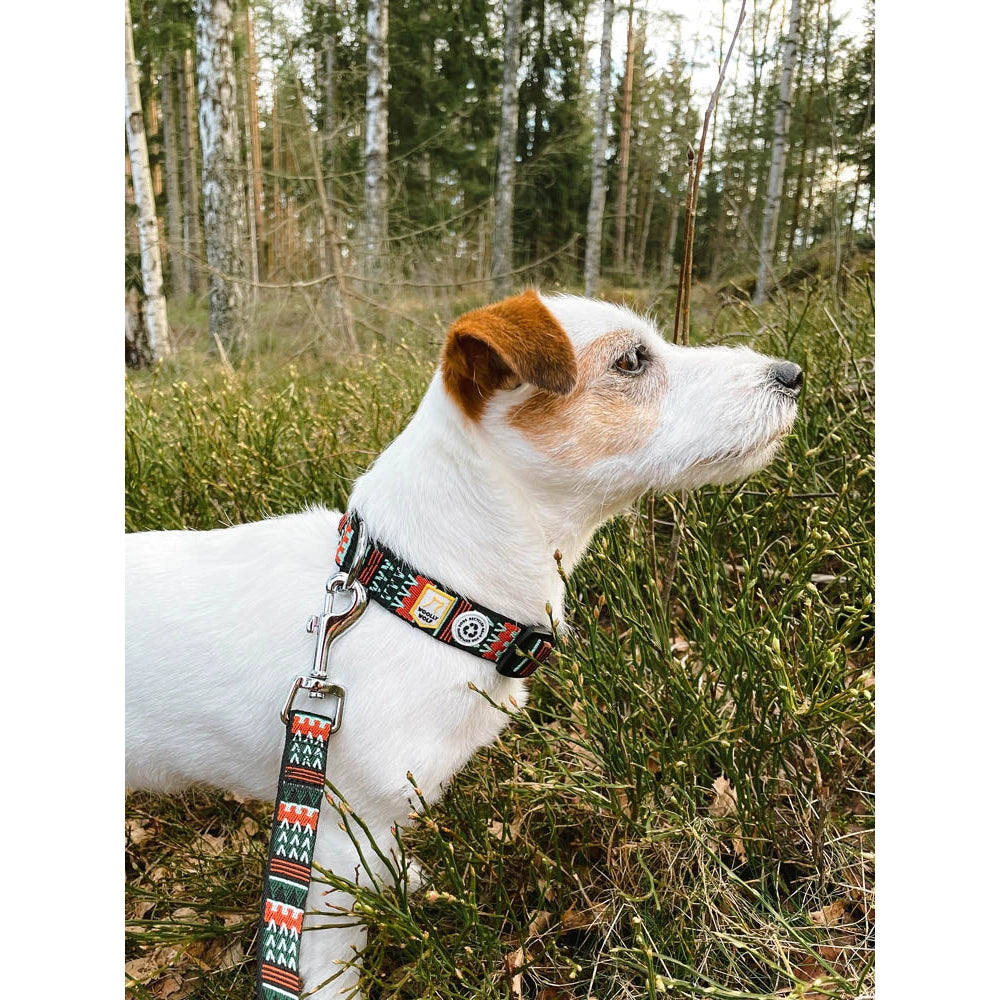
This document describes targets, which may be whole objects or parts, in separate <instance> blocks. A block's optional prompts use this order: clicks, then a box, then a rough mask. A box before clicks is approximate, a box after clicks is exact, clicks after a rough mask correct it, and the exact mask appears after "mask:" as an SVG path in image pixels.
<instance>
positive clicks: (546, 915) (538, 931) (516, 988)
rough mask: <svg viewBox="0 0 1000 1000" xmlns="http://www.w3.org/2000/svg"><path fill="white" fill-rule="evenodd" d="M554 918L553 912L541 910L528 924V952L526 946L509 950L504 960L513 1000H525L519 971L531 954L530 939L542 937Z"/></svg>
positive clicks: (526, 939) (526, 938)
mask: <svg viewBox="0 0 1000 1000" xmlns="http://www.w3.org/2000/svg"><path fill="white" fill-rule="evenodd" d="M551 920H552V914H551V913H550V912H549V911H548V910H539V911H538V912H537V913H536V914H535V916H534V917H533V918H532V920H531V921H530V922H529V924H528V933H527V934H526V936H525V941H526V943H529V949H528V952H527V953H526V952H525V950H524V948H518V949H517V951H512V952H509V953H508V954H507V955H506V956H505V957H504V960H503V964H504V970H505V971H506V973H507V976H508V978H509V980H510V997H511V1000H524V987H523V985H522V983H521V973H520V972H519V971H518V970H519V969H521V968H522V967H523V966H524V963H525V960H526V956H527V954H530V950H531V949H530V941H531V939H532V938H537V937H540V936H541V935H542V934H543V933H544V932H545V929H546V928H547V927H548V926H549V923H550V922H551Z"/></svg>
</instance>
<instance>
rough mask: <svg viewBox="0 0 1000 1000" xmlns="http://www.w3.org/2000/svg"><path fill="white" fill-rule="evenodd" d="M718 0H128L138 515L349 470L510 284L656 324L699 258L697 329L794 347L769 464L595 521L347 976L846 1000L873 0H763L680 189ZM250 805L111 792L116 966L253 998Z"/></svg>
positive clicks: (329, 486) (715, 31) (862, 549)
mask: <svg viewBox="0 0 1000 1000" xmlns="http://www.w3.org/2000/svg"><path fill="white" fill-rule="evenodd" d="M739 12H740V4H737V3H734V2H732V0H726V2H725V3H722V2H720V3H719V4H718V6H717V8H710V7H707V6H705V7H702V8H701V14H702V18H701V19H699V21H698V27H695V26H694V22H693V20H692V19H691V18H688V19H680V18H678V17H675V16H672V11H671V5H670V4H669V3H668V2H663V3H659V4H654V3H653V2H652V0H650V2H649V3H642V2H634V3H618V4H615V3H614V2H607V0H603V2H597V0H593V2H591V3H585V2H581V0H526V2H518V0H511V2H505V3H502V4H499V3H498V4H487V3H482V2H478V0H456V2H451V3H435V2H428V3H407V2H398V3H397V2H390V3H388V4H386V3H384V2H382V0H371V2H370V3H368V4H366V5H350V4H346V3H343V2H340V0H337V2H329V3H315V2H303V3H291V2H289V3H283V4H265V3H256V2H254V3H250V4H249V5H246V4H239V5H236V6H235V7H234V6H231V5H230V4H228V3H227V2H225V0H216V2H211V3H210V2H208V0H199V2H198V3H196V4H195V3H176V2H172V3H164V2H148V3H134V4H132V5H131V7H129V6H127V7H126V21H127V24H128V27H129V29H130V32H131V35H132V38H133V42H134V47H133V52H134V59H130V57H129V51H128V48H127V49H126V64H127V67H128V68H129V69H130V70H131V72H130V73H128V74H127V76H128V77H129V86H128V88H127V92H128V100H127V105H126V132H127V135H126V139H127V142H126V164H125V174H126V198H125V201H126V205H125V264H126V267H125V284H126V289H125V295H126V361H127V363H128V365H129V371H128V373H127V374H126V378H125V395H126V400H125V487H126V489H125V493H126V497H125V522H126V530H132V531H136V530H151V529H159V528H179V527H185V528H214V527H219V526H221V525H224V524H230V523H239V522H241V521H245V520H251V519H257V518H260V517H262V516H267V515H270V514H279V513H286V512H291V511H294V510H301V509H302V508H303V507H304V506H305V505H306V504H309V503H325V504H328V505H330V506H333V507H342V505H343V504H344V503H345V501H346V497H347V493H348V491H349V489H350V484H351V483H352V482H353V481H354V479H355V478H356V477H357V475H359V474H360V473H361V472H362V471H363V470H364V469H365V468H366V466H367V465H368V464H369V463H370V461H371V459H372V457H373V456H374V455H376V454H378V452H379V451H380V450H381V449H382V448H384V447H385V445H386V443H387V442H388V441H389V440H390V439H391V438H392V437H393V436H394V435H395V434H396V433H398V431H399V430H400V428H401V427H402V426H403V425H404V424H405V422H406V420H407V419H408V417H409V415H410V413H411V412H412V411H413V409H414V408H415V406H416V405H417V403H418V401H419V399H420V398H421V395H422V393H423V391H424V389H425V387H426V384H427V381H428V379H429V377H430V375H431V372H432V371H433V368H434V364H435V359H436V355H437V352H438V350H439V348H440V343H441V341H442V339H443V337H444V335H445V332H446V330H447V327H448V324H449V323H450V322H451V320H452V319H453V318H454V317H455V316H456V315H458V314H459V313H461V312H462V311H464V310H465V309H468V308H474V307H476V306H480V305H482V304H484V303H485V302H486V301H488V300H490V299H491V298H493V297H496V296H499V295H502V294H505V293H506V292H507V291H517V290H519V289H521V288H523V287H525V286H526V285H530V284H537V285H539V286H542V287H543V288H545V289H554V290H566V291H573V292H586V293H588V294H594V295H597V296H600V297H604V298H608V299H613V300H616V301H624V302H626V303H627V304H630V305H633V306H634V307H636V308H638V309H640V310H648V311H649V312H651V313H652V314H654V315H658V316H659V319H660V322H661V326H662V327H663V328H664V332H665V335H666V336H667V337H668V339H669V336H670V330H669V316H670V315H671V314H672V313H673V312H674V310H675V305H676V304H677V303H678V302H680V301H681V300H682V298H683V297H684V296H685V295H686V294H687V293H686V292H685V288H686V282H685V281H683V280H682V278H683V277H684V275H685V274H687V273H690V275H691V277H692V279H693V287H692V288H691V291H690V297H689V298H688V299H687V305H688V311H689V318H690V339H691V342H693V343H746V344H748V345H749V346H752V347H754V348H755V349H757V350H760V351H763V352H766V353H770V354H774V355H778V356H782V357H788V358H791V359H793V360H795V361H797V362H798V363H800V364H801V365H802V366H803V368H804V369H805V372H806V389H805V392H804V395H803V397H802V400H801V407H800V416H799V419H798V421H797V423H796V427H795V429H794V431H793V433H792V434H791V435H790V436H789V438H788V440H787V441H786V443H785V446H784V448H783V451H782V454H781V456H780V457H779V458H778V459H777V460H776V461H775V462H774V463H772V465H771V466H770V467H769V468H768V469H767V470H765V471H764V472H762V473H760V474H759V475H758V476H755V477H753V479H751V480H750V481H749V482H748V483H745V484H739V485H736V486H732V487H726V488H719V489H715V488H708V489H705V490H700V491H697V492H696V493H695V494H692V495H689V496H684V495H680V496H670V495H650V496H648V497H646V498H644V499H643V500H642V501H641V503H640V504H639V505H637V508H636V510H634V511H632V512H630V513H629V514H628V515H626V516H624V517H622V518H618V519H616V520H615V521H613V522H611V523H609V524H608V525H606V526H604V527H603V528H602V529H601V531H600V532H599V533H598V535H597V536H596V538H595V542H594V545H593V547H592V551H591V553H590V554H589V555H588V556H587V557H586V558H585V559H584V560H583V561H582V562H581V565H580V566H579V567H578V568H577V570H576V571H575V572H574V574H573V577H572V579H571V581H570V584H569V589H568V597H567V616H568V618H570V619H571V620H572V621H573V622H574V623H575V624H576V632H575V634H574V636H572V637H571V638H569V639H567V641H566V642H565V643H564V644H562V645H561V646H560V649H559V651H558V653H557V654H555V655H554V656H553V657H552V658H551V660H550V662H549V663H547V664H546V670H544V671H539V672H538V673H537V674H536V675H535V677H534V678H533V679H532V692H531V703H530V707H529V709H528V710H527V711H526V712H524V713H522V714H521V715H519V716H518V718H517V719H514V720H512V724H511V726H510V728H509V729H508V730H507V732H506V733H505V735H504V737H503V738H502V739H501V740H500V741H499V742H498V743H497V744H496V745H495V746H493V747H490V748H488V749H486V750H484V751H483V752H482V753H480V754H477V755H476V756H475V757H474V758H473V760H472V761H471V762H470V763H469V765H468V766H467V767H466V768H464V769H463V770H462V772H460V773H459V775H458V776H456V779H455V783H454V787H453V789H452V792H451V793H450V794H449V795H448V796H446V797H445V798H444V799H443V800H442V802H440V803H439V804H437V805H436V806H435V807H434V808H433V809H432V810H430V811H428V813H427V814H426V815H425V817H424V818H422V819H421V820H420V821H418V822H415V823H414V825H413V827H411V828H410V829H408V830H406V831H404V832H401V840H400V844H399V851H400V852H401V855H402V856H405V857H408V858H409V857H412V858H418V859H419V861H420V863H421V865H422V866H423V868H424V870H425V871H426V872H427V873H428V876H429V879H430V889H429V891H426V892H421V893H414V894H410V893H409V892H408V890H407V888H406V886H405V882H403V881H400V882H399V884H397V885H393V886H389V887H387V888H386V890H385V891H384V892H382V893H380V894H369V893H363V894H361V896H360V898H359V903H358V910H359V918H360V919H364V920H365V921H366V922H367V923H368V926H369V934H370V946H369V948H368V950H367V952H366V954H365V960H364V971H363V980H364V983H365V987H366V990H367V995H368V996H369V997H371V998H373V1000H389V998H397V1000H417V998H426V997H435V998H438V1000H470V998H472V997H481V998H483V1000H486V998H490V1000H492V998H500V997H502V998H505V1000H506V998H511V1000H585V998H590V997H593V998H595V1000H596V998H599V1000H635V998H645V1000H658V998H662V997H665V996H667V997H671V998H678V1000H688V998H690V1000H704V998H708V997H711V998H717V1000H738V998H739V1000H754V998H756V1000H764V998H769V1000H770V998H774V997H784V996H802V997H810V998H819V997H837V998H840V1000H856V998H860V997H870V996H872V995H873V992H874V960H875V950H874V944H875V893H874V868H875V864H874V787H875V780H874V773H875V770H874V690H875V670H874V662H875V644H874V603H873V602H874V312H875V309H874V286H873V274H874V220H875V200H874V113H875V108H874V98H875V94H874V23H873V19H874V9H873V7H872V5H871V4H866V5H864V6H858V7H852V6H851V5H849V4H847V3H834V2H830V0H823V2H820V0H776V2H773V3H769V2H767V0H757V2H756V3H751V2H748V3H747V4H746V19H745V21H744V23H743V26H742V28H741V30H740V32H739V34H738V36H737V38H736V42H735V46H734V49H733V52H732V56H731V60H730V62H729V64H728V67H727V72H726V76H725V82H724V85H723V87H722V90H721V93H720V97H719V100H718V103H717V105H715V108H714V112H713V113H712V114H711V115H709V118H708V121H707V130H706V131H705V132H704V137H705V145H704V163H703V170H702V173H701V177H700V185H699V186H698V197H697V201H696V202H695V203H694V204H693V206H691V207H692V208H693V211H692V212H691V213H689V212H688V205H686V199H687V194H688V191H689V190H690V188H689V179H688V178H689V163H688V153H689V150H691V149H693V150H694V151H695V163H696V164H697V158H698V157H697V151H698V149H699V146H700V141H701V136H702V134H703V132H702V130H703V127H704V124H705V123H704V119H703V116H704V115H705V112H706V109H707V108H708V107H709V94H710V92H711V90H712V88H713V87H714V85H715V81H716V79H717V78H718V74H719V67H720V65H721V64H722V63H723V62H724V60H725V58H726V54H727V51H728V47H729V45H730V40H731V38H732V35H733V30H734V28H735V26H736V21H737V16H738V14H739ZM129 147H131V154H130V152H129ZM141 147H145V150H146V157H145V160H144V159H143V157H142V155H141V153H140V148H141ZM144 164H148V169H147V167H146V166H145V165H144ZM687 221H690V222H693V223H694V227H693V234H694V235H693V241H691V242H690V243H686V242H685V231H686V226H685V222H687ZM687 231H688V232H690V231H691V230H690V228H688V229H687ZM157 263H158V269H157V267H156V266H154V264H157ZM682 339H684V338H683V337H682ZM308 610H309V609H307V610H306V611H305V612H304V614H306V613H308ZM277 728H278V727H277V724H276V730H277ZM417 777H418V778H419V776H417ZM270 808H271V807H270V805H269V804H266V803H254V802H245V801H241V800H238V799H236V798H234V797H233V796H230V795H226V794H224V793H222V792H201V791H197V792H194V791H193V792H191V793H189V794H186V795H183V796H153V795H149V794H146V793H141V792H138V793H132V794H130V795H129V796H128V797H127V799H126V817H125V819H126V823H125V829H126V857H125V862H126V864H125V867H126V893H125V915H126V954H125V958H126V962H125V983H126V993H127V995H128V996H130V997H132V998H135V1000H150V998H157V1000H162V998H171V997H172V998H173V1000H182V998H185V997H198V998H204V1000H215V998H217V1000H221V998H223V997H225V998H226V1000H232V998H242V997H245V998H247V1000H249V998H250V997H251V996H252V995H253V962H254V953H255V936H256V913H257V907H258V905H259V892H260V873H261V869H262V864H263V858H264V853H265V850H266V841H267V824H268V820H269V815H270Z"/></svg>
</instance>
